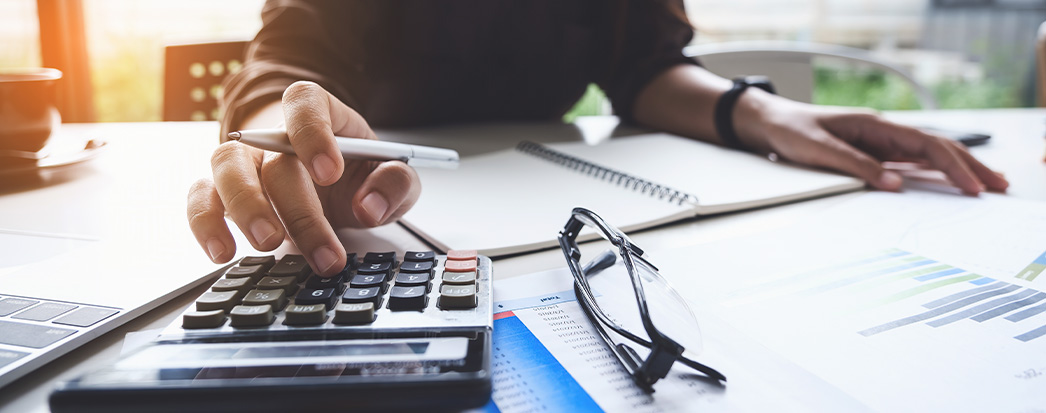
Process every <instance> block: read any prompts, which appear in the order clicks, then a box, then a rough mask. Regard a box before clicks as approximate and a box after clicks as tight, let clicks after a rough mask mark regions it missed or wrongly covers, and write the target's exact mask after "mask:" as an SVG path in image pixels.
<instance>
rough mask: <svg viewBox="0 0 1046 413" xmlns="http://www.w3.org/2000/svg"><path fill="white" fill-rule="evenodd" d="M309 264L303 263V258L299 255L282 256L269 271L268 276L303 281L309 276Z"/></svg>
mask: <svg viewBox="0 0 1046 413" xmlns="http://www.w3.org/2000/svg"><path fill="white" fill-rule="evenodd" d="M310 272H311V271H310V270H309V263H308V261H305V257H303V256H301V255H292V254H287V255H284V256H283V258H280V260H279V261H277V262H276V265H273V266H272V268H270V269H269V275H271V276H273V277H288V276H291V277H295V278H296V279H298V280H299V281H301V280H304V279H305V276H307V275H309V273H310Z"/></svg>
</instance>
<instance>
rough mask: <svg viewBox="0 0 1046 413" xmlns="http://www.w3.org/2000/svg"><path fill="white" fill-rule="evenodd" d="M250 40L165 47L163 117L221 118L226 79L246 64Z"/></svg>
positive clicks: (168, 118)
mask: <svg viewBox="0 0 1046 413" xmlns="http://www.w3.org/2000/svg"><path fill="white" fill-rule="evenodd" d="M248 43H249V42H247V41H235V42H214V43H194V44H179V45H170V46H167V47H165V52H164V55H165V60H164V81H163V120H165V121H187V120H192V121H202V120H217V119H219V118H220V116H221V114H220V113H218V98H219V97H220V96H221V95H222V80H224V79H225V77H226V76H228V75H230V74H233V73H236V72H238V71H239V70H240V69H241V68H242V67H243V55H244V52H245V51H246V49H247V44H248Z"/></svg>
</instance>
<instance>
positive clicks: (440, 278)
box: [51, 250, 493, 413]
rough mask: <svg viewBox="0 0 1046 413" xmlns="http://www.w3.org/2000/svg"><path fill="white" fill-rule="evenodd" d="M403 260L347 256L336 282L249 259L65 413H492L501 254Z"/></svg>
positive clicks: (68, 400)
mask: <svg viewBox="0 0 1046 413" xmlns="http://www.w3.org/2000/svg"><path fill="white" fill-rule="evenodd" d="M400 254H401V253H400V252H397V251H377V252H373V251H371V252H365V251H361V252H358V253H351V254H348V255H347V257H346V258H347V264H346V267H345V269H344V270H343V271H342V272H341V273H339V274H337V275H335V276H333V277H329V278H326V277H319V276H317V275H316V274H315V273H314V272H313V271H312V270H311V269H310V268H309V266H308V263H307V262H306V260H305V258H304V257H303V256H301V255H285V256H283V257H282V258H279V259H277V258H276V257H275V256H259V257H246V258H243V259H242V260H240V262H238V263H237V264H236V265H233V266H231V267H230V268H228V269H227V270H226V271H225V273H224V276H223V277H221V278H220V279H218V280H216V281H215V282H214V284H213V285H212V286H211V289H210V291H207V292H205V293H203V294H202V295H201V296H200V297H198V298H197V299H196V302H195V303H194V305H193V306H192V307H191V308H189V309H187V310H186V311H185V312H184V313H183V315H182V318H181V320H179V321H178V322H176V323H173V324H172V325H171V326H170V327H168V328H167V329H166V330H165V331H164V332H163V334H161V336H160V337H159V338H158V339H157V340H156V341H155V342H154V343H152V344H151V345H149V346H146V347H145V348H143V349H141V350H138V351H137V352H135V353H131V354H128V355H127V356H125V357H126V358H125V359H123V360H121V361H120V362H118V363H116V364H114V365H113V366H111V367H108V368H106V369H103V370H102V371H100V372H97V373H89V374H88V375H87V376H86V377H83V378H79V379H76V380H73V381H71V382H69V383H65V384H64V385H63V386H62V387H61V388H60V389H59V390H57V391H56V392H55V393H54V395H53V396H52V398H51V400H52V403H51V407H52V410H53V411H55V412H57V413H61V412H62V411H72V410H82V409H90V410H94V411H107V412H109V411H112V412H120V411H125V412H129V411H142V410H148V409H149V408H150V407H155V406H164V407H165V408H167V409H170V410H172V411H194V410H199V409H203V410H213V409H215V407H214V406H215V404H214V403H215V402H216V401H220V404H221V405H222V406H236V409H237V410H245V411H246V410H250V411H254V412H263V411H271V412H285V411H304V410H316V411H324V410H330V407H331V406H342V407H344V406H345V402H346V400H353V401H361V402H362V403H363V404H362V405H365V406H366V407H367V409H368V410H400V411H405V410H423V411H428V410H433V409H435V410H440V411H443V410H447V411H451V410H465V409H471V408H478V407H482V406H483V405H485V404H486V403H487V402H488V401H489V400H490V391H491V382H490V377H491V371H490V361H491V351H490V344H491V333H492V326H493V318H492V301H491V280H492V264H491V261H490V259H488V258H487V257H484V256H480V255H477V254H476V251H466V250H460V251H449V252H448V253H447V254H446V255H440V254H436V253H435V252H434V251H406V252H403V253H402V255H400ZM400 257H402V261H400V260H399V259H400ZM94 374H99V375H98V376H93V375H94ZM317 386H319V387H317ZM404 395H413V396H411V397H404Z"/></svg>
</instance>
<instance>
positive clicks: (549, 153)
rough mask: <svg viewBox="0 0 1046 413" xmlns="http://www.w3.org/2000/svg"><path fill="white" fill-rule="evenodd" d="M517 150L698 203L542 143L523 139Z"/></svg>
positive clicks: (654, 193)
mask: <svg viewBox="0 0 1046 413" xmlns="http://www.w3.org/2000/svg"><path fill="white" fill-rule="evenodd" d="M516 150H517V151H520V152H523V153H526V154H529V155H533V156H536V157H538V158H541V159H545V160H547V161H550V162H553V163H556V164H559V165H561V166H564V167H567V168H570V169H573V170H575V171H578V172H581V173H583V174H585V175H588V176H591V177H593V178H596V179H599V180H603V181H607V182H610V183H613V184H615V185H618V186H621V187H624V188H629V189H631V190H633V191H638V192H639V193H641V194H649V195H650V196H656V197H657V198H658V199H666V198H667V200H668V202H676V203H678V204H680V205H682V204H683V202H687V201H689V202H692V203H695V204H696V203H697V197H696V196H694V195H691V194H688V193H686V192H683V191H680V190H677V189H673V188H671V187H668V186H665V185H661V184H658V183H654V182H650V181H648V180H646V179H643V178H640V177H637V176H634V175H631V174H628V173H626V172H622V171H618V170H615V169H610V168H607V167H604V166H601V165H597V164H594V163H592V162H589V161H586V160H584V159H581V158H577V157H573V156H570V155H567V154H565V153H562V152H559V151H557V150H554V149H552V148H549V147H547V146H545V145H542V144H540V143H536V142H531V141H522V142H520V143H519V144H518V145H516Z"/></svg>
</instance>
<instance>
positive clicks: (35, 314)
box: [11, 303, 76, 321]
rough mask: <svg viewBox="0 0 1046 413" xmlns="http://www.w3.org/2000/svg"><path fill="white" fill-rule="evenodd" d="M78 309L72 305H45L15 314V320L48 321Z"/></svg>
mask: <svg viewBox="0 0 1046 413" xmlns="http://www.w3.org/2000/svg"><path fill="white" fill-rule="evenodd" d="M74 308H76V306H75V305H72V304H61V303H43V304H40V305H38V306H36V307H33V308H30V309H28V310H25V311H22V312H20V313H18V314H15V315H14V317H11V318H15V319H19V320H29V321H47V320H50V319H52V318H55V317H58V316H60V315H62V314H65V313H68V312H69V311H70V310H72V309H74Z"/></svg>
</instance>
